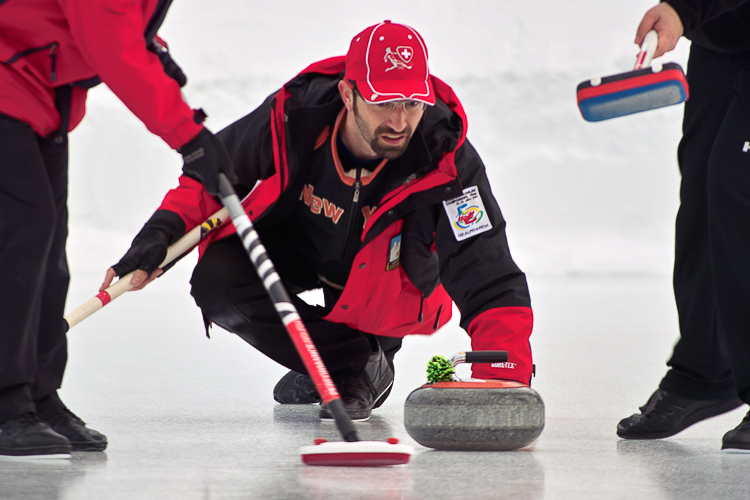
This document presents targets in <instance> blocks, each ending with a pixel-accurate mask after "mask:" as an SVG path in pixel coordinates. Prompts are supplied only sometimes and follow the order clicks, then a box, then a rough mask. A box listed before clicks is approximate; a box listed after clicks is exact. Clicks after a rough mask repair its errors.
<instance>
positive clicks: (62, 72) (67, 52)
mask: <svg viewBox="0 0 750 500" xmlns="http://www.w3.org/2000/svg"><path fill="white" fill-rule="evenodd" d="M167 7H168V2H165V0H140V1H138V2H134V1H132V0H96V1H91V0H89V1H87V0H4V1H2V0H0V113H3V114H6V115H8V116H12V117H14V118H17V119H19V120H21V121H23V122H25V123H28V124H29V125H31V127H32V128H33V129H34V131H35V132H36V133H38V134H39V135H41V136H46V135H48V134H50V133H52V132H54V131H56V130H57V129H58V128H59V127H60V114H59V113H58V111H57V109H56V108H55V87H59V86H62V85H67V84H71V83H75V82H80V81H82V80H87V79H91V78H94V77H97V76H98V77H99V78H100V79H101V80H102V81H103V82H104V83H106V84H107V86H108V87H109V88H110V89H112V91H113V92H114V93H115V94H116V95H117V97H119V98H120V100H121V101H122V102H123V103H125V105H126V106H127V107H128V108H129V109H130V110H131V111H132V112H133V113H134V114H135V115H136V116H137V117H138V118H140V119H141V121H143V123H144V124H145V125H146V127H148V129H149V130H150V131H151V132H153V133H154V134H156V135H158V136H160V137H161V138H162V139H164V140H165V141H166V142H167V144H169V146H170V147H172V148H178V147H180V146H182V145H184V144H185V143H186V142H188V141H189V140H190V139H192V138H193V137H195V135H196V134H197V133H198V132H200V130H201V128H202V125H200V124H197V123H196V122H195V121H194V119H193V111H192V110H191V109H190V107H189V106H188V105H187V104H186V103H185V101H184V100H183V99H182V94H181V92H180V88H179V85H178V84H177V82H175V81H174V80H173V79H172V78H170V77H169V76H167V75H166V74H165V72H164V68H163V66H162V63H161V62H160V61H159V58H158V57H157V56H156V55H155V54H154V53H152V52H150V51H148V50H147V49H146V39H145V37H144V33H145V32H146V31H147V25H148V24H149V21H150V20H152V18H154V16H155V13H157V14H158V13H160V12H161V13H162V14H163V13H164V12H165V11H166V8H167ZM161 19H163V17H160V18H159V19H156V21H157V23H158V22H160V21H161ZM85 100H86V89H84V88H82V87H80V86H77V85H74V87H73V96H72V103H71V116H70V127H69V130H73V128H75V127H76V126H77V125H78V123H80V121H81V119H82V118H83V115H84V113H85Z"/></svg>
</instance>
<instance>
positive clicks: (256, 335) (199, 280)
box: [190, 235, 371, 375]
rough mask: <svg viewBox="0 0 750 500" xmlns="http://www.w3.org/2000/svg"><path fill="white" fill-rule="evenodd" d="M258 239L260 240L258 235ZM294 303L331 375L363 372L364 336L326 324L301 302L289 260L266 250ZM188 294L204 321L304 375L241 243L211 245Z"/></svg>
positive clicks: (367, 347) (232, 238) (367, 350)
mask: <svg viewBox="0 0 750 500" xmlns="http://www.w3.org/2000/svg"><path fill="white" fill-rule="evenodd" d="M261 238H263V236H262V235H261ZM268 251H269V255H270V256H271V259H272V260H273V262H274V264H275V265H276V267H277V270H278V271H279V274H280V276H281V278H282V281H283V282H284V284H285V286H286V287H287V290H288V291H289V292H290V295H291V296H292V301H293V302H294V305H295V307H296V308H297V310H298V312H299V314H300V317H301V318H302V321H303V323H304V324H305V327H306V328H307V331H308V333H309V334H310V337H311V339H312V341H313V343H314V344H315V346H316V348H317V349H318V352H319V353H320V356H321V358H322V359H323V362H324V363H325V365H326V367H327V368H328V371H329V372H330V373H331V374H332V375H349V374H356V373H361V372H362V371H363V370H364V368H365V365H366V364H367V359H368V357H369V355H370V352H371V349H370V342H369V340H368V338H367V336H366V335H365V334H363V333H362V332H359V331H358V330H354V329H352V328H349V327H348V326H346V325H343V324H338V323H331V322H329V321H325V320H323V319H321V318H320V316H319V308H317V307H314V306H310V305H308V304H306V303H305V302H304V301H302V300H301V299H299V298H298V297H297V296H296V295H295V292H299V291H302V290H300V289H299V288H298V287H295V286H294V285H293V284H292V283H291V280H289V279H288V276H289V275H288V273H285V272H284V271H283V270H284V269H287V268H289V267H293V265H294V264H293V263H292V262H289V261H290V260H293V259H291V258H289V257H288V256H285V255H282V254H280V252H279V251H274V250H272V249H271V248H270V247H269V248H268ZM190 283H191V284H192V290H191V294H192V295H193V297H194V298H195V302H196V304H198V307H200V308H201V310H202V311H203V314H204V315H206V317H207V318H208V319H210V320H211V321H213V322H214V323H216V324H217V325H219V326H221V327H222V328H224V329H225V330H227V331H230V332H232V333H235V334H237V335H239V336H240V337H241V338H242V339H244V340H245V341H246V342H247V343H249V344H250V345H252V346H253V347H255V348H256V349H258V350H259V351H260V352H262V353H263V354H265V355H266V356H268V357H269V358H271V359H273V360H274V361H276V362H277V363H280V364H282V365H284V366H286V367H287V368H289V369H291V370H294V371H296V372H299V373H307V370H306V369H305V367H304V365H303V364H302V360H301V359H300V357H299V355H298V354H297V351H296V349H295V348H294V344H292V341H291V340H290V338H289V334H288V333H287V332H286V329H285V328H284V325H283V324H282V323H281V321H280V320H279V317H278V314H277V313H276V310H275V309H274V307H273V303H272V302H271V299H269V298H268V294H267V293H266V290H265V288H264V287H263V284H262V283H261V281H260V279H259V278H258V275H257V273H256V272H255V268H253V266H252V264H251V262H250V259H249V258H248V256H247V254H246V253H245V250H244V249H243V248H242V244H241V243H240V241H239V239H238V238H237V237H236V236H230V237H228V238H225V239H223V240H220V241H217V242H214V243H212V244H211V245H210V246H209V247H208V249H207V250H206V252H205V253H204V255H203V257H202V258H201V260H200V261H199V262H198V265H197V266H196V268H195V270H194V272H193V277H192V279H191V281H190Z"/></svg>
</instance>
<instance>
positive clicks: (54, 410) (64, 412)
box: [36, 393, 107, 451]
mask: <svg viewBox="0 0 750 500" xmlns="http://www.w3.org/2000/svg"><path fill="white" fill-rule="evenodd" d="M36 411H37V412H38V413H39V417H41V418H42V419H43V420H44V421H45V422H47V423H48V424H49V426H50V427H52V430H54V431H55V432H57V433H58V434H62V435H63V436H65V437H66V438H68V440H69V441H70V444H71V446H73V451H104V449H105V448H106V447H107V436H105V435H104V434H102V433H101V432H98V431H95V430H94V429H89V428H88V427H86V422H84V421H83V420H81V419H80V418H78V416H77V415H75V414H74V413H73V412H72V411H70V410H68V408H67V407H66V406H65V404H64V403H63V402H62V401H60V398H59V397H58V396H57V394H56V393H53V394H52V395H50V396H48V397H46V398H43V399H41V400H39V401H37V402H36Z"/></svg>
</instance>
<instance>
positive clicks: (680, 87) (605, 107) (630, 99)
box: [576, 63, 690, 122]
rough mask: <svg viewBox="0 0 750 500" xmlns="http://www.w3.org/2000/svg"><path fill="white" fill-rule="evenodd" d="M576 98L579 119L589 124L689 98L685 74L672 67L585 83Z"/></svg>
mask: <svg viewBox="0 0 750 500" xmlns="http://www.w3.org/2000/svg"><path fill="white" fill-rule="evenodd" d="M576 94H577V96H578V108H579V109H580V110H581V115H582V116H583V119H584V120H586V121H589V122H598V121H602V120H609V119H610V118H616V117H618V116H625V115H630V114H633V113H639V112H641V111H648V110H650V109H656V108H661V107H663V106H671V105H672V104H680V103H681V102H684V101H686V100H687V99H688V98H689V97H690V91H689V89H688V84H687V80H685V73H683V71H682V68H681V67H680V65H679V64H676V63H667V64H665V65H664V66H663V67H661V69H660V68H659V67H658V66H657V67H649V68H644V69H639V70H634V71H628V72H626V73H620V74H617V75H612V76H607V77H603V78H601V79H596V78H595V79H592V80H586V81H585V82H581V83H580V84H579V85H578V88H577V92H576Z"/></svg>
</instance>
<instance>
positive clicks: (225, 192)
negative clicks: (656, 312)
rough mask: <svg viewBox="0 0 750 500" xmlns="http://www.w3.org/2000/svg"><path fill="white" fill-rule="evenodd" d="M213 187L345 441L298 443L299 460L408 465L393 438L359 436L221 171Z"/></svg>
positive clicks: (407, 454) (407, 453)
mask: <svg viewBox="0 0 750 500" xmlns="http://www.w3.org/2000/svg"><path fill="white" fill-rule="evenodd" d="M219 191H220V192H221V201H222V203H223V205H224V206H225V207H226V208H227V210H228V211H229V215H230V217H231V218H232V223H233V224H234V227H235V229H236V230H237V235H238V236H239V238H240V240H241V241H242V245H243V246H244V247H245V250H246V251H247V254H248V256H249V257H250V261H251V262H252V263H253V266H254V267H255V270H256V271H257V272H258V276H259V277H260V278H261V279H262V280H263V286H265V288H266V290H267V291H268V295H269V296H270V298H271V301H272V302H273V304H274V307H275V308H276V311H277V312H278V313H279V317H280V318H281V322H282V323H284V326H285V327H286V330H287V332H288V333H289V336H290V337H291V339H292V342H293V343H294V346H295V348H296V349H297V352H298V353H299V356H300V358H302V362H303V363H304V365H305V368H307V372H308V373H309V374H310V378H312V380H313V382H314V383H315V388H316V389H317V390H318V393H319V394H320V396H321V398H322V399H323V402H324V403H325V404H326V405H327V406H328V409H329V410H330V411H331V414H333V417H334V419H335V421H336V426H337V427H338V429H339V432H341V436H342V437H343V438H344V441H345V442H343V443H342V442H326V441H325V440H316V445H314V446H302V447H300V454H301V455H302V462H303V463H305V464H308V465H355V466H367V467H370V466H378V465H399V464H405V463H408V462H409V459H410V458H411V454H412V453H413V448H412V447H411V446H408V445H403V444H398V440H397V439H395V438H390V439H388V441H360V440H359V437H358V436H357V430H356V428H355V427H354V423H353V422H352V421H351V419H350V418H349V415H348V414H347V413H346V410H345V409H344V403H343V402H342V401H341V396H339V394H338V392H337V391H336V386H335V385H334V384H333V381H332V380H331V377H330V375H329V374H328V370H327V369H326V367H325V365H324V364H323V360H322V359H321V358H320V355H319V354H318V351H317V349H316V348H315V345H314V344H313V342H312V339H311V338H310V335H309V334H308V333H307V329H306V328H305V325H304V324H303V323H302V320H301V319H300V317H299V313H298V312H297V309H296V308H295V307H294V305H293V304H292V301H291V299H290V298H289V294H288V293H287V291H286V289H285V288H284V285H283V284H282V283H281V278H279V275H278V274H277V273H276V269H275V268H274V265H273V263H272V262H271V259H270V258H269V256H268V254H267V253H266V249H265V248H264V247H263V244H262V243H261V242H260V238H259V237H258V233H257V232H256V231H255V228H254V227H253V224H252V222H250V218H249V217H248V216H247V214H246V213H245V210H244V209H243V208H242V204H241V203H240V200H239V198H238V197H237V194H236V193H235V191H234V188H233V187H232V185H231V184H230V183H229V181H228V180H227V178H226V176H224V174H220V176H219Z"/></svg>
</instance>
